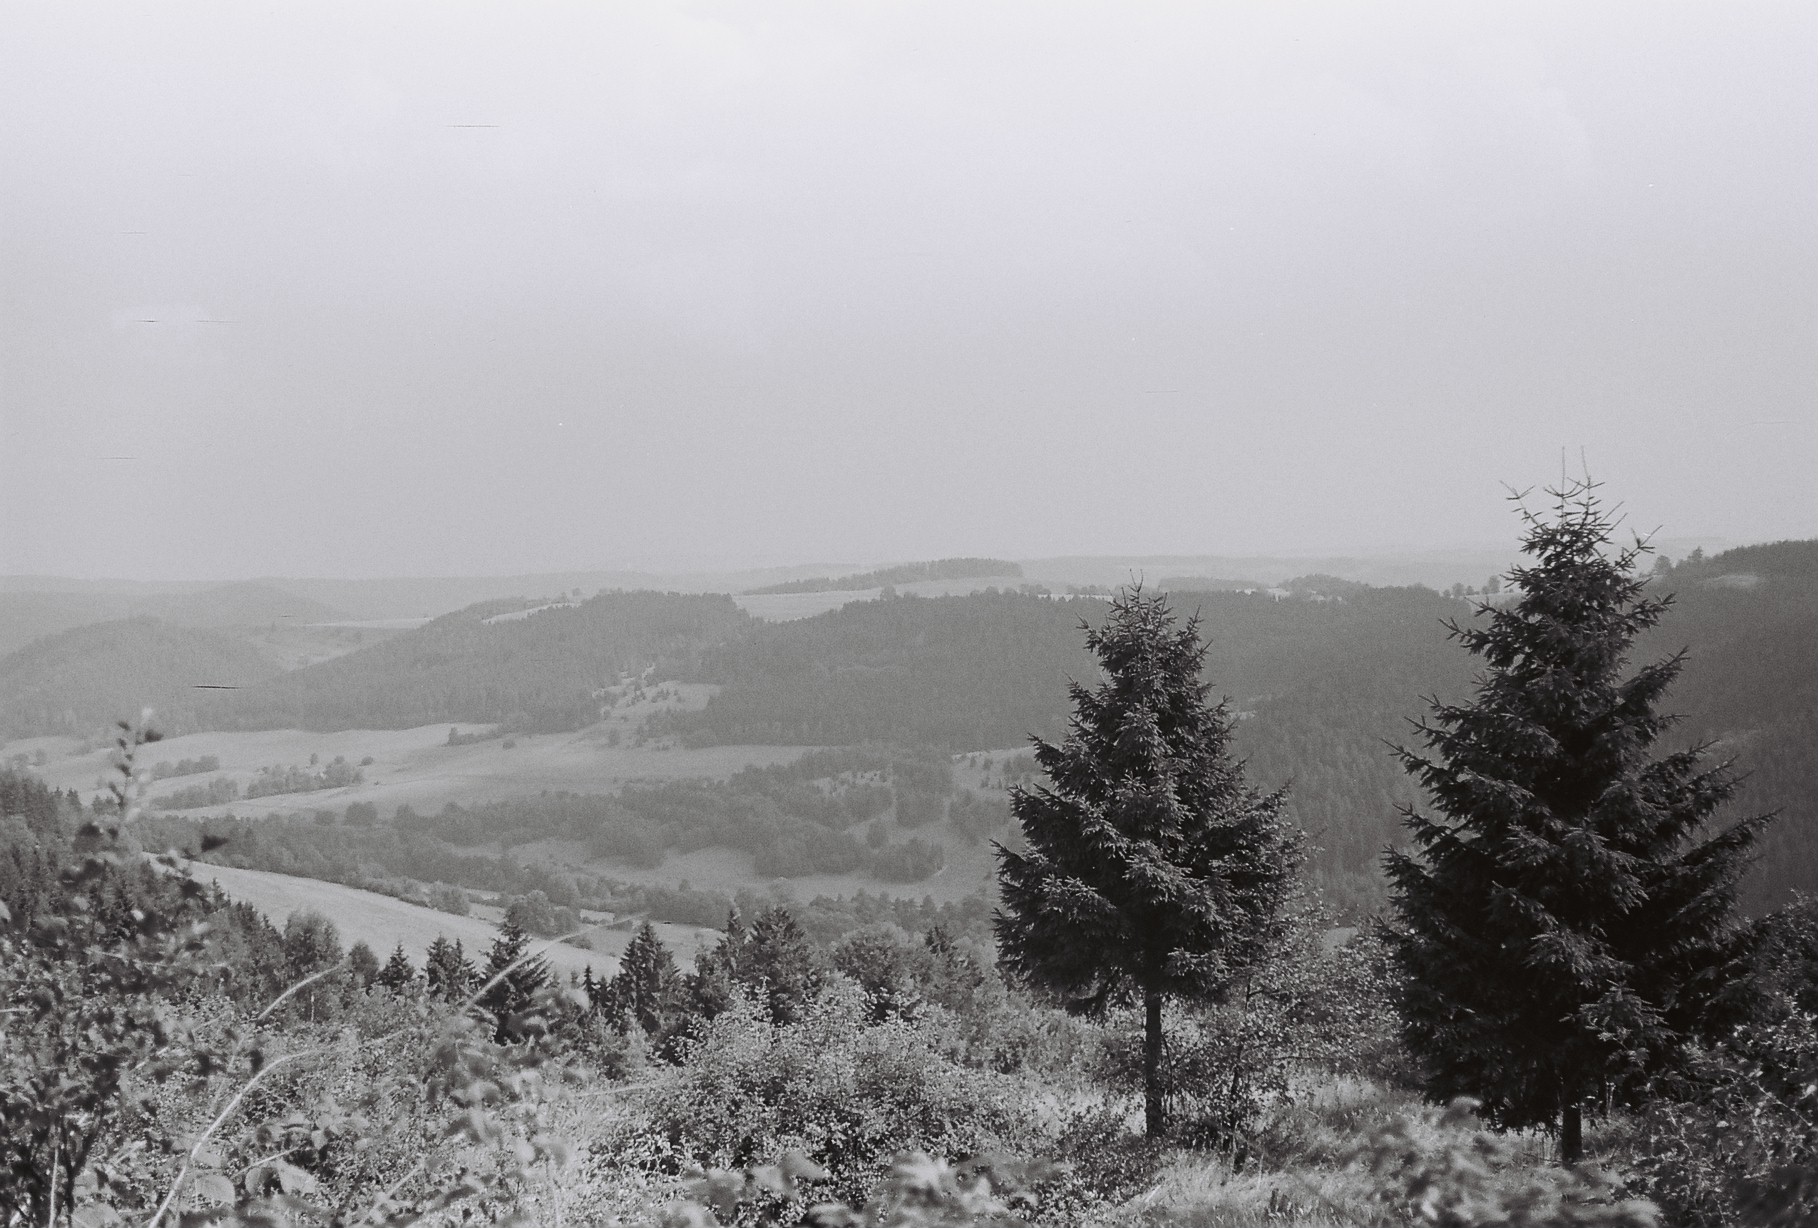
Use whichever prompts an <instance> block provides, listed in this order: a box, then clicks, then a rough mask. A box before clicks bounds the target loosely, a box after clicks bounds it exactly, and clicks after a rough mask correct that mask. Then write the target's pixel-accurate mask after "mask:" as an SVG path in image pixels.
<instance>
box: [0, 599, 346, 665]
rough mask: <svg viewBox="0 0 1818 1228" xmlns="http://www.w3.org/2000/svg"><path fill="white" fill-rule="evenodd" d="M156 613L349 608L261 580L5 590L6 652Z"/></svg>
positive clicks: (192, 623)
mask: <svg viewBox="0 0 1818 1228" xmlns="http://www.w3.org/2000/svg"><path fill="white" fill-rule="evenodd" d="M137 617H151V618H157V619H161V620H163V621H164V622H167V623H175V624H178V625H181V626H186V627H223V628H224V627H254V626H269V625H272V624H281V625H298V626H300V625H306V624H309V623H322V622H334V621H337V620H340V619H344V618H346V617H347V614H346V613H345V612H343V611H341V610H339V609H336V608H335V607H333V606H330V605H325V604H323V603H322V602H320V601H316V600H313V599H311V598H308V597H303V596H299V595H297V594H294V593H288V592H286V591H284V590H283V589H281V588H278V587H276V586H274V585H271V584H266V583H262V582H259V581H245V582H242V583H237V584H216V585H207V586H201V587H193V588H184V589H179V590H173V591H161V590H153V591H143V590H131V591H105V590H97V589H90V590H79V591H73V592H72V591H57V590H49V591H40V592H32V591H12V592H7V591H0V654H4V653H8V652H14V651H16V650H18V649H20V648H23V647H25V646H26V645H27V644H29V643H31V642H32V641H33V640H36V639H39V638H41V637H43V636H46V635H55V634H56V633H57V632H59V631H68V630H70V629H71V628H74V627H84V626H88V625H89V624H91V623H101V622H116V621H118V620H120V619H123V618H137Z"/></svg>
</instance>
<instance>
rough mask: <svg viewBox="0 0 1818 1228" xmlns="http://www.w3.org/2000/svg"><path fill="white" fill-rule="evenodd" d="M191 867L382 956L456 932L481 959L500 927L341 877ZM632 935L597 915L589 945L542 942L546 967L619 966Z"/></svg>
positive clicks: (421, 952) (425, 947)
mask: <svg viewBox="0 0 1818 1228" xmlns="http://www.w3.org/2000/svg"><path fill="white" fill-rule="evenodd" d="M189 872H190V874H191V876H192V877H194V878H195V880H196V881H197V882H200V883H209V882H213V883H216V884H218V885H219V886H220V888H221V890H222V891H224V892H226V893H227V895H228V898H230V899H232V900H235V901H238V902H240V903H245V904H251V905H252V906H253V907H254V908H256V909H258V910H259V912H260V913H262V914H263V915H264V917H265V919H266V920H267V921H270V922H271V923H272V925H274V926H276V927H277V928H278V929H279V930H280V931H281V930H283V928H284V922H285V920H286V919H287V918H288V917H289V916H290V915H291V914H292V913H297V912H315V913H320V914H321V915H322V916H324V917H326V918H328V919H329V920H330V921H332V922H334V925H335V928H336V929H337V930H339V931H340V934H341V941H342V943H343V944H345V945H347V946H352V945H353V944H354V943H356V942H364V943H365V944H366V945H367V946H369V947H371V948H372V950H373V953H374V954H376V955H377V956H378V957H379V958H380V959H381V960H383V959H384V958H385V957H386V956H387V955H389V954H390V953H391V951H392V949H393V948H394V947H397V946H399V945H400V944H401V945H402V946H403V947H404V953H405V954H406V955H408V956H410V962H411V963H413V964H415V965H416V966H417V967H418V968H419V969H421V968H422V966H423V958H424V956H425V955H426V954H427V953H428V951H429V944H430V943H432V942H434V941H435V940H436V939H437V938H438V937H441V938H446V939H448V940H449V941H450V942H454V941H456V940H459V941H460V943H461V945H462V946H463V947H465V948H466V950H467V954H468V957H469V958H470V959H474V960H477V961H484V960H485V958H486V951H487V949H488V948H489V947H491V946H492V942H493V939H495V938H497V937H498V934H499V927H498V925H497V923H496V921H495V920H491V919H488V918H487V917H485V916H477V915H476V916H467V917H457V916H455V915H454V914H453V913H446V912H438V911H436V910H435V909H433V908H424V907H423V906H422V905H420V904H411V903H407V902H405V901H404V900H397V899H393V898H392V897H391V896H388V895H380V894H378V893H377V892H374V891H361V890H359V889H358V888H354V887H343V886H342V885H341V884H339V883H325V882H322V881H320V880H318V879H313V878H298V877H295V876H293V875H290V874H273V873H270V872H269V871H265V870H241V869H236V868H235V867H232V866H217V865H210V864H208V863H206V862H199V861H195V862H190V863H189ZM629 937H630V935H629V934H628V933H627V932H626V931H624V930H615V929H610V928H607V925H606V924H605V923H602V924H601V926H600V928H598V929H596V930H594V931H592V932H591V933H589V934H588V935H587V940H588V941H589V942H590V943H592V944H593V947H594V949H593V950H591V951H584V950H582V949H581V948H579V947H572V946H569V945H567V944H566V943H561V942H552V943H547V944H539V945H540V946H541V948H542V954H543V957H544V958H545V959H547V960H548V961H549V965H550V967H552V968H554V969H556V970H557V971H558V972H560V973H561V974H562V976H563V977H564V978H566V977H567V975H568V974H569V973H571V972H572V973H573V974H574V975H576V976H580V975H581V973H582V972H583V971H584V970H585V969H586V968H588V967H590V966H591V967H592V968H593V970H594V972H595V974H596V975H597V974H601V973H610V972H612V971H616V970H617V968H618V953H619V952H620V951H623V950H624V949H625V941H626V939H627V938H629Z"/></svg>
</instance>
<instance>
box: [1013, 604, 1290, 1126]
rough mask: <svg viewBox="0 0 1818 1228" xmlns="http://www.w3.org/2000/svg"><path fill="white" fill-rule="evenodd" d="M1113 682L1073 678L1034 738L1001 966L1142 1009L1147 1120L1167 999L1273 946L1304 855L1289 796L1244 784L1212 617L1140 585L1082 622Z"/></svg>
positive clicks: (1073, 1002) (1155, 1119)
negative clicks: (1058, 716)
mask: <svg viewBox="0 0 1818 1228" xmlns="http://www.w3.org/2000/svg"><path fill="white" fill-rule="evenodd" d="M1085 630H1086V646H1087V648H1089V649H1090V650H1091V651H1092V652H1093V654H1094V655H1096V656H1097V658H1098V661H1099V666H1100V669H1101V671H1102V673H1103V676H1104V679H1103V681H1102V682H1101V683H1100V685H1099V686H1097V687H1096V688H1094V689H1090V690H1089V689H1087V688H1086V687H1084V686H1082V685H1080V684H1079V683H1077V682H1076V683H1073V684H1072V685H1071V687H1070V694H1071V696H1072V700H1073V716H1072V719H1071V721H1070V723H1069V726H1068V734H1067V737H1066V739H1065V741H1063V742H1062V743H1061V744H1060V745H1058V746H1057V745H1054V744H1052V743H1049V742H1045V741H1043V740H1041V739H1039V738H1037V739H1034V746H1035V759H1036V762H1037V763H1038V764H1039V765H1040V767H1041V769H1042V771H1043V772H1044V773H1045V774H1046V775H1047V778H1048V783H1047V784H1046V785H1045V786H1039V787H1036V788H1024V787H1022V786H1017V787H1015V788H1013V789H1012V790H1011V794H1010V799H1011V800H1010V807H1011V812H1012V813H1013V814H1014V815H1015V817H1016V819H1017V822H1018V823H1020V824H1021V826H1022V830H1023V833H1024V835H1025V837H1026V838H1027V840H1028V850H1027V851H1026V852H1023V853H1013V852H1011V851H1009V850H1008V849H1006V848H1004V847H1003V846H1002V845H998V860H999V871H998V876H999V881H1000V883H1001V885H1002V896H1003V907H1002V909H1001V910H1000V911H999V912H998V913H997V915H996V928H997V938H998V946H999V949H1000V952H1001V953H1002V957H1003V960H1004V963H1005V965H1006V966H1007V967H1008V968H1009V969H1010V970H1011V971H1012V972H1013V973H1015V974H1016V975H1018V976H1019V977H1021V978H1022V979H1023V980H1025V981H1026V982H1028V983H1030V984H1033V985H1035V986H1039V987H1043V988H1046V989H1048V990H1050V991H1052V992H1053V993H1055V994H1056V995H1058V997H1059V998H1060V1000H1061V1001H1062V1003H1063V1004H1064V1005H1066V1006H1067V1007H1068V1008H1069V1009H1072V1010H1075V1011H1079V1012H1090V1013H1097V1012H1101V1011H1103V1010H1104V1009H1105V1008H1106V1007H1107V1006H1109V1005H1112V1004H1121V1003H1126V1002H1132V1001H1140V1002H1141V1003H1142V1004H1143V1008H1144V1044H1143V1081H1144V1119H1145V1123H1146V1126H1147V1129H1148V1132H1149V1134H1150V1135H1151V1136H1157V1135H1160V1134H1161V1133H1162V1132H1163V1130H1164V1128H1165V1124H1166V1123H1165V1115H1164V1106H1163V1103H1162V1095H1161V1051H1162V1009H1163V1004H1164V1002H1165V1001H1166V1000H1168V999H1170V998H1175V999H1184V1000H1189V1001H1194V1000H1197V1001H1209V1000H1216V999H1217V998H1218V997H1219V996H1220V995H1222V994H1223V992H1224V991H1225V990H1226V989H1227V988H1228V987H1229V985H1230V984H1231V982H1232V980H1233V978H1234V977H1236V976H1237V975H1239V974H1240V973H1241V972H1242V971H1243V970H1244V969H1245V968H1247V967H1249V966H1251V965H1253V964H1254V963H1255V962H1256V961H1257V960H1258V959H1260V958H1261V957H1262V955H1263V954H1264V952H1265V951H1266V950H1267V948H1268V946H1269V943H1270V940H1271V939H1272V937H1273V936H1274V931H1275V928H1276V916H1277V912H1278V910H1279V908H1280V905H1281V902H1282V899H1283V897H1284V895H1285V894H1286V892H1287V890H1288V889H1289V886H1290V885H1291V882H1292V879H1293V877H1294V873H1295V870H1296V868H1297V866H1298V864H1299V861H1300V847H1301V846H1300V838H1299V833H1298V831H1297V830H1296V829H1294V828H1293V827H1291V826H1290V825H1289V824H1288V823H1287V822H1286V821H1285V820H1284V818H1283V816H1282V803H1283V797H1284V795H1283V794H1282V793H1281V792H1275V793H1267V794H1265V793H1261V792H1258V791H1257V790H1256V789H1253V788H1251V787H1250V786H1249V785H1248V784H1246V783H1245V780H1244V774H1243V766H1242V764H1241V763H1239V762H1237V761H1235V760H1234V759H1233V758H1232V757H1231V752H1230V739H1231V729H1232V721H1231V718H1230V717H1229V716H1228V714H1227V712H1226V709H1225V705H1224V703H1223V702H1222V701H1221V702H1219V703H1212V702H1210V701H1209V699H1208V696H1209V694H1210V690H1211V688H1210V687H1209V686H1208V685H1207V684H1205V683H1203V682H1201V681H1200V669H1201V666H1202V664H1203V662H1204V660H1205V654H1206V645H1205V644H1204V642H1202V640H1201V639H1200V635H1199V619H1198V618H1197V617H1194V618H1192V619H1189V620H1188V621H1187V622H1186V623H1185V624H1184V625H1177V624H1176V621H1175V618H1174V615H1173V614H1172V613H1171V612H1170V611H1169V609H1168V606H1167V602H1166V600H1165V598H1163V597H1161V596H1149V595H1146V594H1144V593H1143V592H1142V590H1141V588H1140V586H1139V587H1137V588H1134V589H1131V590H1127V591H1125V592H1123V593H1121V594H1119V596H1118V597H1117V598H1116V600H1114V601H1113V603H1112V606H1111V613H1110V617H1109V618H1108V619H1107V620H1106V621H1105V624H1104V626H1102V627H1100V628H1098V629H1096V630H1094V629H1092V628H1089V627H1088V628H1085Z"/></svg>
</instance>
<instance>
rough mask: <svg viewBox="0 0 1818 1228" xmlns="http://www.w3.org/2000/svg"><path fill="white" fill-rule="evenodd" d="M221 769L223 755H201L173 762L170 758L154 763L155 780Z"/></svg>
mask: <svg viewBox="0 0 1818 1228" xmlns="http://www.w3.org/2000/svg"><path fill="white" fill-rule="evenodd" d="M220 770H221V756H219V755H200V756H198V757H196V758H194V759H179V760H177V761H176V762H175V763H172V762H171V761H170V760H168V759H164V760H160V761H159V762H158V763H155V764H153V765H152V770H151V778H152V779H153V780H169V779H171V778H172V777H174V776H200V775H202V774H203V773H205V772H218V771H220Z"/></svg>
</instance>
